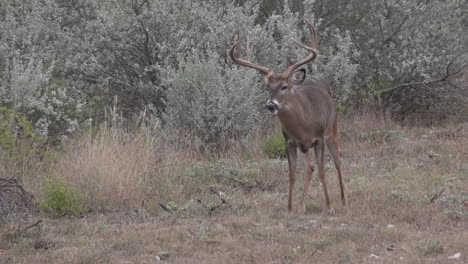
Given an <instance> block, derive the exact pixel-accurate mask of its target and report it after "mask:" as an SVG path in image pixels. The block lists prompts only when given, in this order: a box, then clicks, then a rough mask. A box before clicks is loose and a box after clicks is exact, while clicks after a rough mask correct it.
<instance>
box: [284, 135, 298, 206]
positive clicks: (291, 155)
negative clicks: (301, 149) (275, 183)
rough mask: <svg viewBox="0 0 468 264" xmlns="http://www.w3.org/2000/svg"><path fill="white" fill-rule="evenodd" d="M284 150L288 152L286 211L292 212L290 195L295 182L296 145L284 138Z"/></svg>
mask: <svg viewBox="0 0 468 264" xmlns="http://www.w3.org/2000/svg"><path fill="white" fill-rule="evenodd" d="M286 150H287V154H288V165H289V194H288V212H289V213H291V212H292V195H293V189H294V183H295V182H296V164H297V145H296V143H295V142H293V141H292V140H286Z"/></svg>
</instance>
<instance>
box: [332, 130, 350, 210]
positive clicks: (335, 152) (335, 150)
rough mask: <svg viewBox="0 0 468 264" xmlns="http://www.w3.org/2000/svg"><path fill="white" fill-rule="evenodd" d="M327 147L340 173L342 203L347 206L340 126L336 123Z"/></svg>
mask: <svg viewBox="0 0 468 264" xmlns="http://www.w3.org/2000/svg"><path fill="white" fill-rule="evenodd" d="M327 148H328V151H329V152H330V154H331V156H332V159H333V163H335V168H336V171H337V173H338V181H339V183H340V191H341V203H342V204H343V206H346V205H347V203H348V202H347V199H346V189H345V185H344V182H343V175H342V173H341V160H340V146H339V138H338V127H337V125H336V124H335V125H334V126H333V131H332V134H331V136H330V137H328V138H327Z"/></svg>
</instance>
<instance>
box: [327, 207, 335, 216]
mask: <svg viewBox="0 0 468 264" xmlns="http://www.w3.org/2000/svg"><path fill="white" fill-rule="evenodd" d="M328 214H329V215H335V209H333V207H330V208H328Z"/></svg>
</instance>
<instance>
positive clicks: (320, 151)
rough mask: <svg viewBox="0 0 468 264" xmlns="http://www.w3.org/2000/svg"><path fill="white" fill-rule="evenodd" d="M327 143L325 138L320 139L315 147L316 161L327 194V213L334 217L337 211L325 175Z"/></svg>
mask: <svg viewBox="0 0 468 264" xmlns="http://www.w3.org/2000/svg"><path fill="white" fill-rule="evenodd" d="M324 148H325V142H324V138H322V139H320V141H319V143H318V144H317V145H315V148H314V150H315V159H316V160H317V167H318V175H319V178H320V181H321V182H322V186H323V192H324V194H325V203H326V205H327V211H328V213H329V214H331V215H333V214H335V210H334V209H333V207H332V206H331V202H330V197H329V196H328V188H327V178H326V175H325V162H324V156H325V153H324V152H325V151H324V150H325V149H324Z"/></svg>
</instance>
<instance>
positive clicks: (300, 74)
mask: <svg viewBox="0 0 468 264" xmlns="http://www.w3.org/2000/svg"><path fill="white" fill-rule="evenodd" d="M305 77H306V70H305V69H300V70H297V71H295V72H294V73H293V75H292V77H291V80H292V82H293V84H295V85H299V84H301V83H302V82H303V81H304V80H305Z"/></svg>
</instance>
